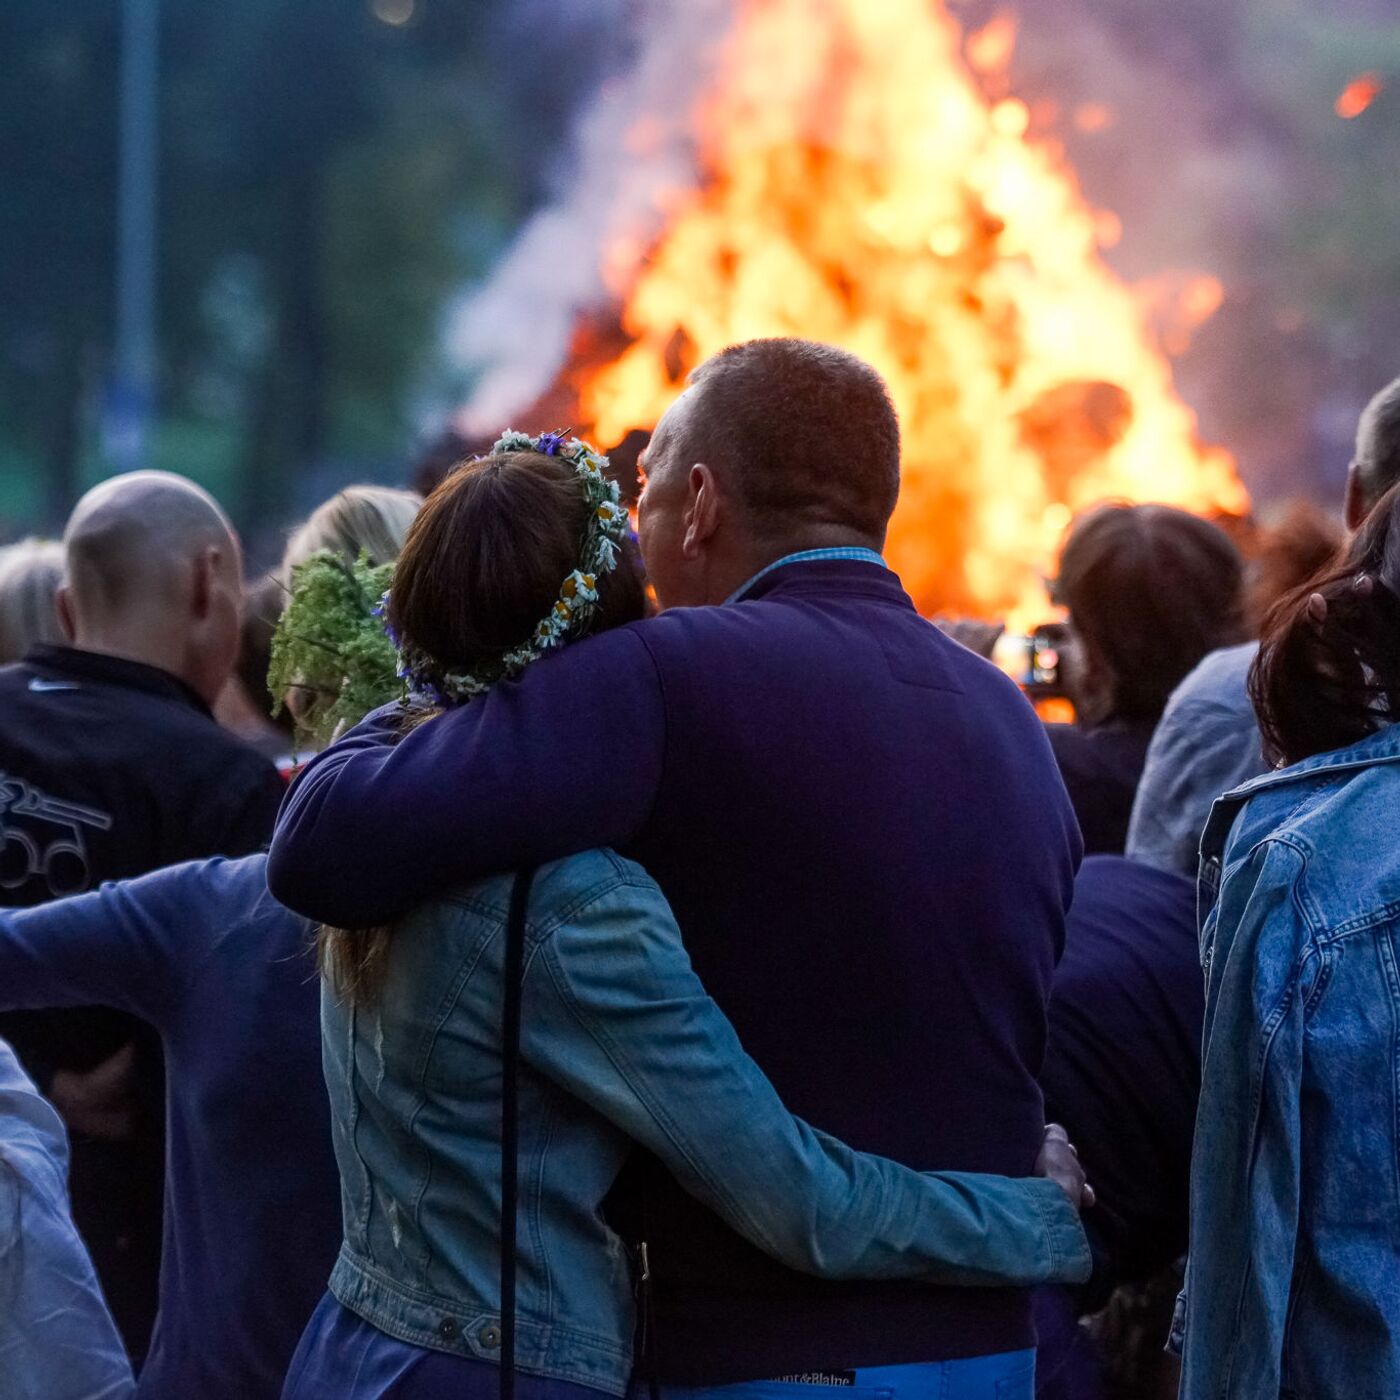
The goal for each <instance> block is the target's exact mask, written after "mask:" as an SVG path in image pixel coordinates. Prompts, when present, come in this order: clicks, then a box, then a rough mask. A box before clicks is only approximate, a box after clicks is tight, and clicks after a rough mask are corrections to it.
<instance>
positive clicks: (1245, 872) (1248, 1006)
mask: <svg viewBox="0 0 1400 1400" xmlns="http://www.w3.org/2000/svg"><path fill="white" fill-rule="evenodd" d="M1201 854H1202V865H1201V909H1202V914H1203V919H1202V931H1201V957H1202V965H1203V968H1204V971H1205V976H1206V1019H1205V1039H1204V1044H1203V1057H1202V1086H1201V1102H1200V1108H1199V1111H1198V1114H1197V1120H1196V1139H1195V1148H1194V1152H1193V1156H1192V1163H1191V1255H1190V1263H1189V1265H1188V1267H1187V1283H1186V1290H1185V1292H1184V1293H1183V1295H1182V1299H1181V1301H1180V1302H1179V1303H1178V1308H1177V1319H1176V1323H1175V1325H1174V1327H1173V1342H1174V1343H1175V1344H1176V1345H1177V1346H1178V1348H1179V1349H1181V1350H1182V1352H1183V1372H1182V1390H1181V1394H1182V1396H1183V1397H1185V1400H1218V1397H1232V1400H1233V1397H1239V1400H1245V1397H1248V1400H1262V1397H1265V1396H1270V1397H1272V1396H1278V1395H1284V1396H1290V1397H1299V1400H1303V1398H1304V1397H1306V1400H1321V1397H1337V1400H1341V1398H1342V1397H1346V1400H1362V1397H1379V1396H1400V725H1397V726H1393V727H1391V728H1388V729H1385V730H1382V731H1381V732H1379V733H1377V734H1375V735H1372V736H1371V737H1370V738H1368V739H1366V740H1364V741H1363V742H1361V743H1359V744H1355V745H1353V746H1352V747H1350V748H1346V749H1340V750H1337V751H1336V752H1333V753H1326V754H1320V755H1318V756H1317V757H1315V758H1311V759H1308V760H1307V761H1305V762H1303V763H1299V764H1296V765H1294V766H1293V767H1292V768H1287V769H1283V770H1281V771H1279V772H1276V773H1271V774H1267V775H1265V776H1264V777H1261V778H1257V779H1255V780H1254V781H1253V782H1251V783H1247V784H1245V785H1244V786H1243V787H1241V788H1239V789H1237V790H1236V791H1235V792H1233V793H1230V794H1229V795H1227V796H1226V797H1224V798H1222V799H1221V800H1220V802H1218V803H1217V804H1216V808H1215V811H1214V812H1213V814H1212V816H1211V820H1210V824H1209V826H1208V827H1207V829H1206V835H1205V838H1204V841H1203V843H1202V851H1201Z"/></svg>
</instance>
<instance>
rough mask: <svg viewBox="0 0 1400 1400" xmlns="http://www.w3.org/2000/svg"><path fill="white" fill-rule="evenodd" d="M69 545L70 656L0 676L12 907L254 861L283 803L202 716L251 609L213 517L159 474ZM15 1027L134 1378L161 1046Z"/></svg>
mask: <svg viewBox="0 0 1400 1400" xmlns="http://www.w3.org/2000/svg"><path fill="white" fill-rule="evenodd" d="M63 544H64V552H65V581H64V584H63V586H62V587H61V589H60V591H59V595H58V613H59V620H60V623H61V626H62V628H63V631H64V633H65V635H66V636H67V638H68V639H69V644H68V645H67V646H39V647H36V648H34V649H33V650H32V651H31V652H30V653H29V654H28V655H27V656H26V657H25V658H24V660H23V661H20V662H18V663H16V664H14V665H12V666H6V667H3V668H0V903H3V904H7V905H11V906H19V905H33V904H40V903H43V902H44V901H45V900H49V899H54V898H57V897H59V896H62V895H69V894H76V893H79V892H81V891H83V890H86V889H90V888H91V887H92V886H94V885H96V884H98V883H100V882H101V881H103V880H112V879H123V878H126V877H128V876H133V875H140V874H143V873H145V872H146V871H148V870H153V869H155V868H157V867H158V866H163V865H170V864H173V863H174V862H176V861H182V860H189V859H194V858H196V857H200V856H210V855H230V856H238V855H247V854H249V853H251V852H253V851H255V850H258V849H260V848H261V847H262V846H263V845H264V844H265V842H266V840H267V838H268V836H269V835H270V833H271V830H272V822H273V819H274V817H275V816H276V812H277V804H278V802H279V800H280V796H281V792H282V784H281V781H280V779H279V778H278V776H277V772H276V769H275V768H274V767H273V766H272V764H271V763H269V762H268V761H267V760H266V759H265V758H263V757H261V756H260V755H259V754H257V753H256V752H255V751H254V750H253V749H251V748H250V747H248V746H247V745H246V744H244V743H243V742H242V741H241V740H239V739H237V738H235V737H234V736H233V735H231V734H229V733H228V732H227V731H226V730H224V729H222V728H221V727H220V726H219V725H218V724H217V723H216V722H215V721H214V718H213V716H212V714H211V712H210V706H211V705H212V704H213V702H214V700H215V699H216V698H217V696H218V694H219V692H220V691H221V690H222V689H223V687H224V684H225V683H226V681H227V680H228V677H229V675H230V673H231V671H232V668H233V664H234V661H235V659H236V655H237V650H238V636H239V622H240V608H241V602H242V581H241V570H242V559H241V554H240V550H239V546H238V540H237V538H236V536H235V535H234V533H233V528H232V526H231V525H230V524H229V522H228V520H227V518H226V517H225V515H224V513H223V511H221V510H220V509H219V507H218V505H217V504H216V503H215V502H214V500H213V499H212V498H211V497H210V496H208V495H207V494H206V493H205V492H204V491H202V490H201V489H200V488H199V487H197V486H195V485H194V483H193V482H190V481H186V480H185V479H184V478H182V477H178V476H172V475H169V474H167V473H163V472H133V473H130V474H128V475H125V476H118V477H114V478H112V479H111V480H109V481H105V482H103V483H102V484H101V485H99V486H96V487H94V488H93V489H92V490H91V491H89V492H88V493H87V495H86V496H84V497H83V499H82V500H81V501H79V503H78V505H77V507H76V508H75V509H74V511H73V514H72V516H71V518H70V519H69V522H68V526H67V529H66V530H65V532H64V538H63ZM4 1030H5V1033H6V1034H7V1035H8V1036H9V1037H10V1038H11V1039H12V1040H13V1042H14V1044H15V1048H16V1050H17V1051H19V1053H20V1054H21V1056H22V1057H23V1058H24V1060H25V1062H26V1065H27V1067H28V1068H29V1070H30V1072H31V1073H32V1074H33V1075H34V1076H35V1077H36V1079H38V1080H39V1081H40V1084H41V1087H42V1088H43V1089H44V1091H45V1093H47V1094H48V1095H49V1096H50V1098H52V1099H53V1100H54V1102H55V1104H56V1105H57V1106H58V1108H59V1109H60V1110H61V1111H62V1112H64V1114H65V1117H66V1118H67V1119H68V1124H69V1127H70V1129H71V1130H72V1131H73V1133H74V1140H73V1153H72V1195H73V1213H74V1217H75V1219H76V1220H77V1222H78V1226H79V1228H80V1229H81V1230H82V1231H83V1232H84V1235H85V1237H86V1239H87V1242H88V1245H89V1248H90V1249H91V1250H92V1253H93V1259H94V1262H95V1264H96V1265H97V1271H98V1275H99V1277H100V1278H101V1279H102V1281H103V1284H104V1287H105V1289H106V1291H107V1295H108V1297H109V1299H110V1300H111V1304H112V1308H113V1312H114V1314H115V1316H116V1319H117V1323H118V1326H119V1327H120V1328H121V1331H122V1334H123V1336H124V1338H125V1340H126V1342H127V1345H128V1347H130V1348H131V1350H132V1353H133V1358H134V1359H136V1360H137V1361H139V1359H140V1357H141V1355H142V1353H143V1351H144V1348H145V1344H146V1339H147V1336H148V1334H149V1331H150V1325H151V1320H152V1318H153V1316H154V1310H155V1290H156V1281H157V1272H158V1268H159V1256H160V1199H161V1171H162V1164H161V1141H162V1138H161V1131H160V1126H161V1123H162V1120H163V1105H162V1103H161V1075H160V1052H159V1044H158V1042H157V1041H156V1039H155V1037H154V1036H153V1035H152V1034H151V1033H150V1032H149V1030H147V1029H146V1028H145V1027H143V1026H141V1024H140V1023H139V1022H137V1021H135V1020H134V1019H132V1018H131V1017H128V1016H122V1015H119V1014H118V1013H116V1012H109V1011H96V1010H90V1011H55V1012H31V1013H23V1014H16V1015H12V1016H7V1017H5V1018H4ZM133 1044H134V1046H135V1049H134V1050H132V1049H131V1048H130V1047H131V1046H132V1045H133ZM133 1062H134V1063H133Z"/></svg>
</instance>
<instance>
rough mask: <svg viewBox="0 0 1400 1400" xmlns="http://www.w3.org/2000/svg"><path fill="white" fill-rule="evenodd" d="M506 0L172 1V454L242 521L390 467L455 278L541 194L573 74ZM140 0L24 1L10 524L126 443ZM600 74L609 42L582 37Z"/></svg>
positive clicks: (4, 202) (419, 412)
mask: <svg viewBox="0 0 1400 1400" xmlns="http://www.w3.org/2000/svg"><path fill="white" fill-rule="evenodd" d="M510 8H511V7H510V6H509V5H508V4H504V3H499V2H498V0H471V3H457V2H456V0H453V2H452V3H446V2H445V0H439V3H432V0H417V3H415V0H373V3H370V4H366V3H364V2H363V0H293V2H292V3H288V0H239V3H237V4H233V5H229V4H224V3H220V0H165V3H164V4H163V5H162V7H161V21H160V86H159V127H160V146H159V212H158V223H159V236H158V237H159V243H158V250H159V251H158V257H159V262H158V268H159V271H158V326H159V342H158V343H159V365H158V385H157V389H158V400H157V402H158V413H157V415H156V429H155V432H154V434H153V437H152V440H151V442H150V450H149V453H148V456H149V459H150V462H151V465H154V466H158V467H162V468H166V469H169V470H173V471H181V472H184V473H187V474H188V475H191V476H193V477H195V478H197V479H199V480H200V481H202V482H204V483H205V484H207V485H208V486H210V487H211V489H213V490H214V491H215V492H216V494H218V495H219V497H220V498H221V499H222V500H224V501H226V502H227V503H228V504H229V506H230V509H232V510H233V511H234V513H235V514H236V515H237V516H238V518H239V521H240V523H241V524H242V525H244V527H245V528H248V527H256V526H258V525H261V524H264V523H266V522H277V521H279V520H281V519H282V518H284V517H285V516H287V514H288V513H289V512H290V511H291V510H292V509H293V508H295V507H297V506H300V505H305V504H306V503H308V502H310V501H311V500H312V499H313V498H315V497H316V496H317V495H318V494H324V493H325V491H326V490H329V489H331V488H332V487H333V486H335V485H338V484H340V483H341V482H342V481H343V480H345V479H347V478H348V477H350V476H354V475H359V476H369V477H381V478H384V477H388V478H390V479H393V478H394V477H396V476H397V475H398V474H399V472H400V471H401V468H402V459H403V458H404V456H405V455H406V454H407V453H408V452H409V451H410V450H411V446H412V443H413V441H414V438H415V435H416V432H417V430H418V428H419V427H420V419H421V418H422V416H423V410H424V406H425V405H427V404H431V403H432V402H435V401H442V402H448V401H450V400H451V398H452V397H453V395H454V394H460V393H461V392H462V391H463V390H464V388H465V386H464V385H462V384H454V383H453V382H451V380H450V378H448V377H447V374H446V370H445V368H444V365H443V363H442V362H441V361H440V360H439V359H438V357H437V355H436V349H437V343H438V329H437V327H438V320H439V317H440V314H441V312H442V309H443V306H444V305H445V303H446V302H447V300H448V299H449V298H450V297H452V296H453V295H454V294H455V293H456V292H458V291H459V290H460V289H461V288H462V287H463V286H465V285H468V284H470V283H471V282H472V281H473V280H474V279H476V278H479V277H480V276H481V275H482V274H483V273H484V272H485V270H486V269H487V268H488V267H489V265H490V263H491V260H492V259H493V258H494V257H495V256H496V254H497V253H498V252H499V251H500V249H501V247H502V246H503V245H504V244H505V243H506V242H507V241H508V240H509V238H510V236H511V234H512V232H513V231H514V229H515V227H516V225H517V223H518V222H519V221H520V219H521V218H522V217H523V216H524V214H525V213H526V212H527V211H528V209H529V207H530V205H531V203H532V202H533V200H534V199H535V197H536V196H537V193H538V188H539V182H540V181H541V180H542V179H543V178H544V175H545V172H546V171H547V168H548V166H547V157H548V156H549V155H550V154H551V153H553V152H555V151H556V150H557V149H558V147H559V146H560V145H561V144H562V142H563V139H564V136H565V133H566V131H567V126H568V121H569V117H570V114H571V112H572V109H573V105H574V101H575V94H574V92H573V91H572V89H571V88H570V86H569V85H568V84H564V83H555V82H553V81H552V80H551V71H552V67H553V65H554V62H555V60H556V58H557V57H558V55H555V54H552V53H551V51H550V46H549V44H548V43H545V44H542V45H541V46H540V50H539V52H538V54H537V60H538V63H537V65H536V63H535V62H532V61H531V60H530V59H524V60H523V61H519V62H513V63H506V62H503V61H502V51H503V48H506V49H508V48H509V47H510V46H511V41H512V39H513V38H514V37H516V36H513V35H512V34H511V32H510V29H509V14H508V11H509V10H510ZM120 41H121V0H64V3H63V4H61V5H53V4H50V3H40V0H8V3H7V4H5V5H3V6H0V53H3V54H4V55H5V61H6V68H7V76H6V81H5V82H4V83H3V84H0V532H3V533H6V534H8V533H12V532H13V531H14V530H15V529H16V528H19V527H25V528H28V527H32V526H36V525H37V526H42V527H47V528H50V529H52V528H54V527H56V526H57V525H59V524H60V523H61V521H62V520H63V518H64V516H65V514H66V512H67V510H68V508H69V506H70V505H71V503H72V501H73V499H74V498H75V496H76V495H77V494H78V493H79V492H80V491H81V490H82V489H83V487H84V486H85V485H87V484H88V483H89V482H91V481H93V480H96V479H98V478H99V477H100V476H101V475H102V474H104V472H105V471H106V470H110V467H108V466H107V465H106V454H105V452H104V443H103V405H104V396H105V394H106V391H107V383H108V378H109V375H110V372H111V364H112V354H113V335H114V306H115V298H116V289H115V286H114V275H115V274H114V249H115V246H116V237H117V232H116V201H117V189H116V181H117V130H118V121H117V113H118V81H119V77H118V75H119V64H120ZM573 62H574V63H575V64H578V65H581V67H582V69H583V71H584V72H585V73H586V71H587V63H588V54H587V52H585V53H583V54H582V55H579V54H577V53H575V54H574V55H573Z"/></svg>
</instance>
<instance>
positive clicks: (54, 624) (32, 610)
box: [0, 537, 63, 665]
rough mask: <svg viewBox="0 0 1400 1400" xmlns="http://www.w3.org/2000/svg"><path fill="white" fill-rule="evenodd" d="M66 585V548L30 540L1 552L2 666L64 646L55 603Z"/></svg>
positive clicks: (0, 654)
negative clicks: (35, 650)
mask: <svg viewBox="0 0 1400 1400" xmlns="http://www.w3.org/2000/svg"><path fill="white" fill-rule="evenodd" d="M62 582H63V546H62V545H61V544H59V542H58V541H57V540H39V539H34V538H32V537H31V538H29V539H25V540H20V541H19V543H18V544H12V545H9V546H7V547H6V548H4V549H0V665H8V664H9V663H10V662H12V661H18V660H19V659H20V658H21V657H22V656H24V655H25V653H26V652H28V651H29V649H30V648H31V647H34V646H39V645H41V644H44V643H53V642H61V641H62V640H63V632H62V629H61V628H60V627H59V625H58V608H57V606H56V603H55V599H56V595H57V593H58V587H59V585H60V584H61V583H62Z"/></svg>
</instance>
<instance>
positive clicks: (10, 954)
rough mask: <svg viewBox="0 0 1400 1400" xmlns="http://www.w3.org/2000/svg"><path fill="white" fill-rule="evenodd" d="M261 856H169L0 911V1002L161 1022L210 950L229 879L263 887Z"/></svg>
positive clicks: (160, 1025)
mask: <svg viewBox="0 0 1400 1400" xmlns="http://www.w3.org/2000/svg"><path fill="white" fill-rule="evenodd" d="M265 864H266V857H264V856H247V857H245V858H244V859H243V860H240V861H228V860H223V859H214V860H201V861H191V862H190V863H188V864H186V865H173V866H170V867H168V868H166V869H164V870H157V871H154V872H153V873H151V874H149V875H143V876H141V877H140V878H139V879H135V880H122V881H120V882H118V883H114V884H106V885H102V886H101V887H100V888H98V889H96V890H94V891H92V893H90V894H80V895H75V896H74V897H73V898H71V899H60V900H55V901H54V902H53V903H51V904H41V905H38V906H37V907H35V908H33V909H7V910H4V911H0V1010H3V1011H25V1010H35V1009H42V1008H48V1007H60V1006H110V1007H114V1008H116V1009H117V1010H118V1011H129V1012H131V1013H132V1014H133V1015H135V1016H139V1017H140V1018H141V1019H142V1020H143V1021H146V1022H148V1023H149V1024H150V1025H152V1026H154V1027H155V1028H156V1029H157V1030H163V1029H165V1028H166V1027H167V1026H168V1025H169V1024H170V1021H171V1018H172V1017H173V1015H174V1014H175V1012H176V1009H177V1008H178V1007H179V1004H180V1001H181V998H182V997H183V995H184V991H185V988H186V987H187V986H188V985H189V982H190V979H191V978H192V977H194V976H195V975H196V974H197V972H198V969H199V967H200V966H201V964H202V961H203V958H204V957H205V956H206V955H207V952H208V950H209V939H208V938H207V937H201V936H200V933H201V929H202V928H204V929H207V928H208V923H209V921H210V920H217V919H218V918H219V917H220V916H219V908H220V907H221V902H222V900H223V897H224V891H225V890H226V888H227V887H228V886H230V885H237V886H238V888H239V889H240V890H241V889H244V888H246V889H248V890H252V891H260V890H262V889H263V888H264V879H263V869H264V866H265Z"/></svg>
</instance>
